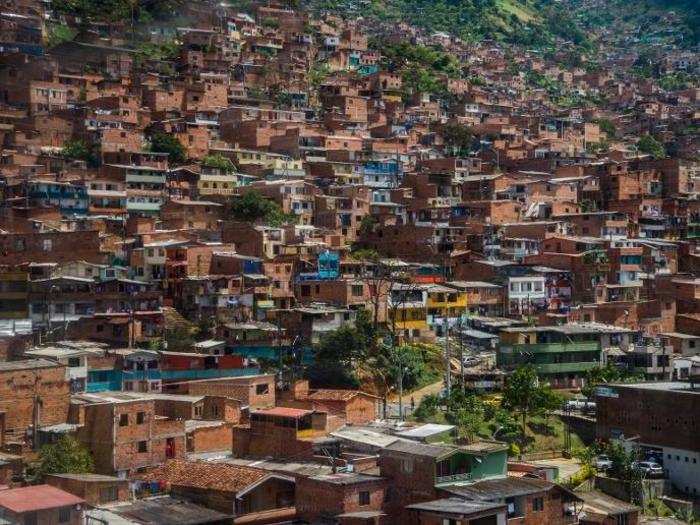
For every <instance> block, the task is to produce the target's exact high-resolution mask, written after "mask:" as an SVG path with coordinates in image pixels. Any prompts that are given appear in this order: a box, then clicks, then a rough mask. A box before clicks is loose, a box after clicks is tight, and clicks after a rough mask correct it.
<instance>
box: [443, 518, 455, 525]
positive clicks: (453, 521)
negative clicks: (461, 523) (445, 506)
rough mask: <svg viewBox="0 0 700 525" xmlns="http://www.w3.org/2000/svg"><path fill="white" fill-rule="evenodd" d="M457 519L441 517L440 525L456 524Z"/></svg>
mask: <svg viewBox="0 0 700 525" xmlns="http://www.w3.org/2000/svg"><path fill="white" fill-rule="evenodd" d="M457 523H458V522H457V520H453V519H450V518H442V525H457Z"/></svg>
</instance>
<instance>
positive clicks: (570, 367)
mask: <svg viewBox="0 0 700 525" xmlns="http://www.w3.org/2000/svg"><path fill="white" fill-rule="evenodd" d="M597 366H598V362H597V361H585V362H578V363H541V364H535V368H536V369H537V371H538V372H540V373H543V374H567V373H575V372H587V371H588V370H592V369H593V368H595V367H597Z"/></svg>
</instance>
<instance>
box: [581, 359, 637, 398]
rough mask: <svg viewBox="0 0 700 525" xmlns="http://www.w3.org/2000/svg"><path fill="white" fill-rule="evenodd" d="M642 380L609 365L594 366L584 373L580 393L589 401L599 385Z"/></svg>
mask: <svg viewBox="0 0 700 525" xmlns="http://www.w3.org/2000/svg"><path fill="white" fill-rule="evenodd" d="M640 379H643V377H640V376H638V375H636V374H632V373H629V372H628V371H627V370H620V369H619V368H617V367H616V366H614V365H613V364H611V363H608V364H607V365H605V366H604V367H601V366H596V367H594V368H591V369H590V370H588V371H587V372H586V377H585V383H584V386H582V387H581V393H582V394H583V395H584V396H586V397H587V398H588V399H591V398H592V397H593V395H594V394H595V389H596V387H597V386H598V385H600V384H605V383H619V382H623V383H626V382H632V381H639V380H640Z"/></svg>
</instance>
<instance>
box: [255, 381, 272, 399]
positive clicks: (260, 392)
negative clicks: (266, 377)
mask: <svg viewBox="0 0 700 525" xmlns="http://www.w3.org/2000/svg"><path fill="white" fill-rule="evenodd" d="M269 393H270V385H268V384H267V383H264V384H259V385H255V395H256V396H265V395H267V394H269Z"/></svg>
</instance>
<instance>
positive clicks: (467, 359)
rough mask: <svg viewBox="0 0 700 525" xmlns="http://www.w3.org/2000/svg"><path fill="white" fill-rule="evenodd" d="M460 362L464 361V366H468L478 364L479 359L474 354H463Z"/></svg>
mask: <svg viewBox="0 0 700 525" xmlns="http://www.w3.org/2000/svg"><path fill="white" fill-rule="evenodd" d="M462 362H463V363H464V366H466V367H470V366H477V365H478V364H480V363H481V359H479V358H478V357H476V356H473V355H465V356H464V357H463V358H462Z"/></svg>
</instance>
